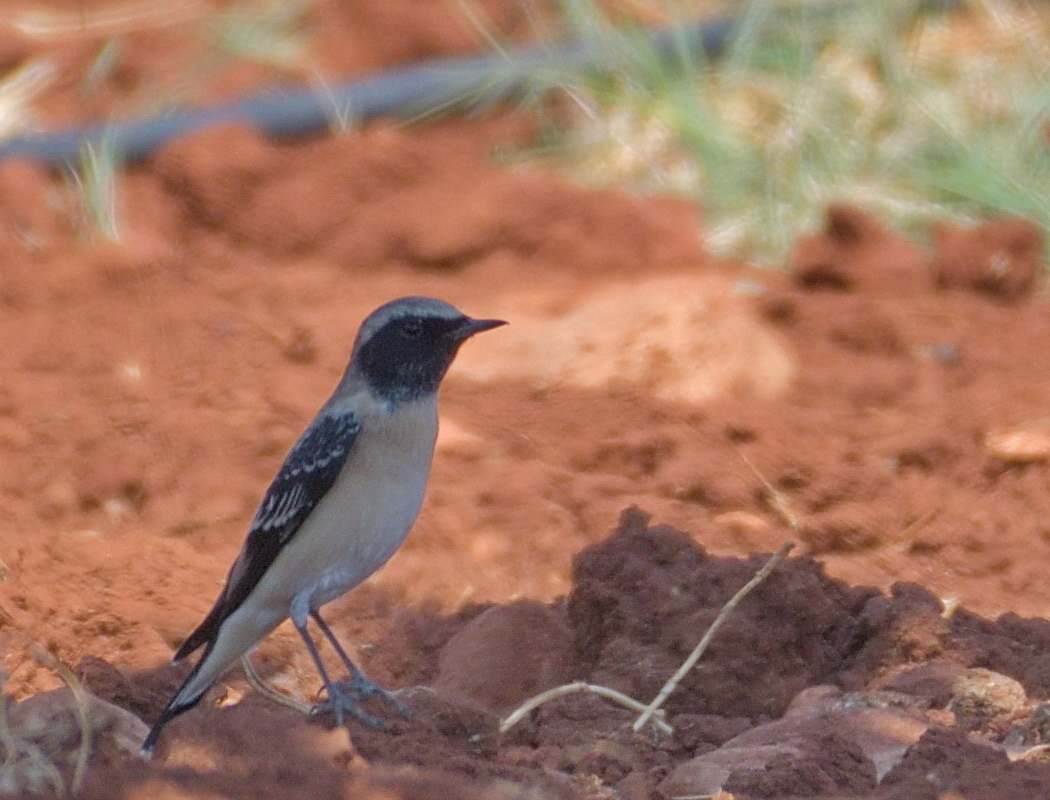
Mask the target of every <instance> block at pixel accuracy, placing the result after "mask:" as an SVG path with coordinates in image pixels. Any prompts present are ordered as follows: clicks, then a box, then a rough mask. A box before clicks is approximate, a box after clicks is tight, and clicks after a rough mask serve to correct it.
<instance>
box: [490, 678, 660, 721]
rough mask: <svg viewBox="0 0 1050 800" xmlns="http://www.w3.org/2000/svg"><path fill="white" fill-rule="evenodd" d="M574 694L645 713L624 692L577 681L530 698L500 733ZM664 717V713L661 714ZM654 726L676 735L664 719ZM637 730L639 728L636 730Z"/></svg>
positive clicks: (508, 719)
mask: <svg viewBox="0 0 1050 800" xmlns="http://www.w3.org/2000/svg"><path fill="white" fill-rule="evenodd" d="M574 692H591V693H592V694H596V695H598V696H599V697H604V698H606V699H607V700H612V701H613V702H615V703H619V704H620V705H622V706H625V707H627V708H629V709H631V710H632V711H643V710H644V709H645V708H646V706H645V704H644V703H639V702H638V701H637V700H635V699H634V698H633V697H629V696H627V695H625V694H624V693H623V692H618V691H616V690H615V689H610V688H609V687H608V686H598V685H596V684H593V683H584V682H583V681H576V682H575V683H566V684H563V685H562V686H555V687H554V688H553V689H548V690H547V691H545V692H540V693H539V694H538V695H536V696H535V697H530V698H529V699H528V700H526V701H525V702H524V703H522V704H521V705H520V706H518V707H517V708H516V709H514V711H512V712H511V713H510V714H508V715H507V716H506V717H504V719H503V720H502V721H501V722H500V724H499V731H500V733H506V732H507V731H508V730H510V729H511V728H513V727H514V726H515V725H517V724H518V723H519V722H521V721H522V720H523V719H524V718H525V717H526V716H527V715H528V714H529V712H531V711H533V710H534V709H537V708H539V707H540V706H542V705H543V704H544V703H547V702H550V701H551V700H554V699H556V698H558V697H564V696H565V695H567V694H572V693H574ZM659 713H660V714H661V715H662V712H659ZM654 724H655V725H656V727H657V728H659V729H660V730H661V731H663V732H664V733H666V734H672V733H674V728H672V727H671V726H670V725H668V724H667V723H666V722H664V721H663V719H659V718H658V719H656V720H654ZM635 730H637V728H635Z"/></svg>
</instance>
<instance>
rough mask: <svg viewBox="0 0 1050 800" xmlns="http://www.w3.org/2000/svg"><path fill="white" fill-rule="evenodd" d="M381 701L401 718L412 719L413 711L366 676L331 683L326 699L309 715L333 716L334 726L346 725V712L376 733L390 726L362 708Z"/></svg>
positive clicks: (388, 728) (354, 676)
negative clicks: (367, 702) (368, 702)
mask: <svg viewBox="0 0 1050 800" xmlns="http://www.w3.org/2000/svg"><path fill="white" fill-rule="evenodd" d="M373 697H375V698H377V699H379V700H382V701H383V702H384V703H386V704H387V705H388V706H390V707H391V708H392V709H394V711H396V712H397V714H398V715H399V716H400V717H401V718H402V719H406V720H407V719H411V718H412V712H411V711H410V710H409V708H408V706H406V705H405V704H404V703H403V702H401V700H400V699H399V698H398V697H397V695H395V694H394V693H393V692H391V691H390V690H388V689H384V688H383V687H382V686H380V685H379V684H378V683H374V682H373V681H370V680H368V678H366V677H364V676H363V675H352V676H351V677H349V678H347V679H345V680H342V681H338V682H336V683H334V684H332V687H331V690H330V691H329V697H328V699H327V700H325V701H323V702H320V703H318V704H317V705H315V706H314V707H313V708H312V709H311V710H310V716H314V717H315V716H318V715H320V714H327V713H332V714H333V715H334V716H335V724H336V725H337V726H340V727H341V726H342V725H343V720H344V717H343V714H344V712H347V713H349V714H350V716H352V717H353V718H354V719H356V720H357V721H358V722H360V723H361V724H362V725H366V726H368V727H369V728H373V729H374V730H381V731H386V730H390V725H389V724H388V723H386V722H384V721H383V720H381V719H379V718H378V717H375V716H373V715H372V714H369V713H368V712H367V711H365V710H364V709H363V708H361V705H360V704H361V701H363V700H369V699H371V698H373Z"/></svg>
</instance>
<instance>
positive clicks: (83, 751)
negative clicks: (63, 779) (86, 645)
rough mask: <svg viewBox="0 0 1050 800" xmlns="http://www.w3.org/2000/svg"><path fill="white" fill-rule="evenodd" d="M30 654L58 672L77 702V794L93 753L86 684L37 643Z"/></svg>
mask: <svg viewBox="0 0 1050 800" xmlns="http://www.w3.org/2000/svg"><path fill="white" fill-rule="evenodd" d="M29 655H31V656H32V657H33V660H34V661H36V662H37V663H38V664H40V665H41V666H44V667H47V668H48V669H50V670H52V671H54V672H57V673H58V677H60V678H61V679H62V680H63V681H65V683H66V685H67V686H68V687H69V690H70V691H71V692H72V693H73V699H74V700H75V701H76V704H77V724H78V725H79V726H80V746H79V747H78V748H77V760H76V764H75V766H74V767H73V781H72V792H73V794H76V793H77V792H79V791H80V788H81V786H83V784H84V773H85V772H86V771H87V765H88V757H89V756H90V755H91V720H90V719H89V718H88V698H87V692H85V691H84V685H83V684H82V683H81V682H80V680H79V679H78V678H77V676H76V675H74V674H73V670H71V669H70V668H69V667H67V666H66V665H65V664H64V663H62V662H61V661H59V660H58V659H57V658H56V657H55V656H53V655H52V654H51V653H49V652H48V651H47V650H45V649H44V648H42V647H40V646H39V645H37V644H35V643H32V642H31V643H30V644H29Z"/></svg>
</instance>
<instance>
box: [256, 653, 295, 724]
mask: <svg viewBox="0 0 1050 800" xmlns="http://www.w3.org/2000/svg"><path fill="white" fill-rule="evenodd" d="M241 669H243V670H244V677H246V678H247V679H248V683H249V684H250V685H251V687H252V688H253V689H255V691H257V692H258V693H259V694H261V695H262V696H263V697H265V698H267V699H269V700H272V701H273V702H275V703H278V704H280V705H282V706H287V707H288V708H292V709H295V710H296V711H298V712H299V713H300V714H309V713H310V710H311V708H310V706H308V705H306V703H300V702H299V701H298V700H296V699H295V698H294V697H289V696H288V695H286V694H284V693H283V692H279V691H277V690H276V689H274V688H273V687H272V686H270V685H269V684H268V683H266V681H264V680H263V679H262V676H261V675H260V674H259V673H258V671H257V670H256V669H255V665H254V664H253V663H252V661H251V659H250V658H249V657H248V656H247V655H244V656H241Z"/></svg>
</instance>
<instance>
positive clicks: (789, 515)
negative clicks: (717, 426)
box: [736, 449, 802, 533]
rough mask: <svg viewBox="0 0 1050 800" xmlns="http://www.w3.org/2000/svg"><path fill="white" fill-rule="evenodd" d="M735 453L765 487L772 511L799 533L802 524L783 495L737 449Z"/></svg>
mask: <svg viewBox="0 0 1050 800" xmlns="http://www.w3.org/2000/svg"><path fill="white" fill-rule="evenodd" d="M736 452H737V455H738V456H740V460H741V461H743V462H744V463H745V464H747V468H748V469H749V470H751V471H752V472H753V473H755V477H756V478H758V479H759V480H760V481H761V482H762V486H763V487H765V490H766V491H767V492H768V493H769V502H770V504H771V505H772V506H773V510H774V511H776V512H777V513H778V514H779V515H780V517H781V519H783V520H784V522H785V523H786V524H787V526H788V527H789V528H791V530H793V531H794V532H795V533H801V532H802V522H801V520H799V518H798V515H797V514H796V513H795V512H794V511H792V509H791V504H790V503H788V501H787V498H786V497H785V496H784V493H783V492H781V491H780V490H779V489H777V487H775V486H774V485H773V484H771V483H770V482H769V481H768V480H767V479H766V476H765V475H763V474H762V473H761V472H760V471H759V469H758V467H756V466H755V465H754V464H752V463H751V459H749V458H748V457H747V456H746V455H744V453H743V452H741V451H740V450H739V449H737V451H736Z"/></svg>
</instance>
